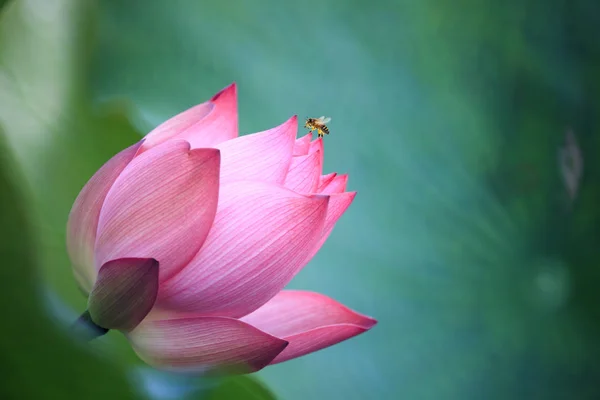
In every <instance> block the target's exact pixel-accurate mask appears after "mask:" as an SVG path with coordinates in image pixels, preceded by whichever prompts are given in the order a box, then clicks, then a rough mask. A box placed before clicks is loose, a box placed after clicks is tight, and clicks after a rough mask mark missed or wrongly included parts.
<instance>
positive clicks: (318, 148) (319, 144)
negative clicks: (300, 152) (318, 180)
mask: <svg viewBox="0 0 600 400" xmlns="http://www.w3.org/2000/svg"><path fill="white" fill-rule="evenodd" d="M316 152H319V153H320V155H321V159H320V160H319V165H320V166H321V167H322V166H323V161H324V160H323V159H324V157H325V148H324V147H323V138H317V140H313V141H312V142H310V148H309V149H308V153H309V154H310V153H316ZM321 173H322V171H319V175H321Z"/></svg>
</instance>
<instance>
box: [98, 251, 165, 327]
mask: <svg viewBox="0 0 600 400" xmlns="http://www.w3.org/2000/svg"><path fill="white" fill-rule="evenodd" d="M157 293H158V261H156V260H154V259H152V258H120V259H118V260H113V261H109V262H107V263H106V264H104V265H103V266H102V267H101V268H100V272H98V279H97V280H96V283H95V284H94V288H93V289H92V292H91V293H90V297H89V298H88V311H89V313H90V316H91V317H92V321H94V323H95V324H96V325H98V326H100V327H102V328H105V329H119V330H123V331H129V330H131V329H133V328H135V327H136V326H137V325H138V324H139V323H140V322H142V320H143V319H144V318H145V317H146V315H148V313H149V312H150V310H151V309H152V307H153V306H154V302H155V301H156V295H157Z"/></svg>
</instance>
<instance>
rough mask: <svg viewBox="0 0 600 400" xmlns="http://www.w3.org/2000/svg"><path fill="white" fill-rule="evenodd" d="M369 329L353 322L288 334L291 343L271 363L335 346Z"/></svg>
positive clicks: (287, 338)
mask: <svg viewBox="0 0 600 400" xmlns="http://www.w3.org/2000/svg"><path fill="white" fill-rule="evenodd" d="M367 330H368V329H367V328H364V327H362V326H357V325H351V324H339V325H330V326H324V327H322V328H316V329H313V330H312V331H309V332H303V333H299V334H297V335H293V336H287V337H286V338H285V339H286V340H288V341H289V343H290V344H289V345H288V346H287V347H286V348H285V350H283V351H282V352H281V353H279V355H277V357H275V359H274V360H273V361H271V365H273V364H279V363H281V362H284V361H288V360H291V359H292V358H298V357H301V356H304V355H306V354H309V353H314V352H315V351H318V350H322V349H324V348H326V347H329V346H333V345H334V344H337V343H339V342H343V341H344V340H347V339H350V338H352V337H354V336H357V335H360V334H361V333H364V332H366V331H367Z"/></svg>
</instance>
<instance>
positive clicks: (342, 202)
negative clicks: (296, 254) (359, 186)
mask: <svg viewBox="0 0 600 400" xmlns="http://www.w3.org/2000/svg"><path fill="white" fill-rule="evenodd" d="M355 197H356V192H345V193H337V194H332V195H330V197H329V206H328V207H327V216H325V224H324V226H323V230H322V231H321V238H320V239H319V241H318V242H317V244H316V245H315V247H314V248H313V249H312V251H311V252H310V253H309V255H308V258H307V260H306V263H308V262H309V261H310V260H311V259H312V258H313V257H314V256H315V254H317V252H318V251H319V250H320V249H321V247H322V246H323V244H325V241H326V240H327V238H328V237H329V235H330V234H331V232H332V231H333V228H334V227H335V224H336V222H337V221H338V219H340V217H341V216H342V215H343V214H344V213H345V212H346V210H347V209H348V207H350V204H352V201H353V200H354V198H355Z"/></svg>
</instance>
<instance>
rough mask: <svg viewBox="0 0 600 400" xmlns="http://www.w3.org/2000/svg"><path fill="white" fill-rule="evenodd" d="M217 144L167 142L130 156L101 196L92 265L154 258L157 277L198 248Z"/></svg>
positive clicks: (211, 212)
mask: <svg viewBox="0 0 600 400" xmlns="http://www.w3.org/2000/svg"><path fill="white" fill-rule="evenodd" d="M219 159H220V156H219V150H217V149H194V150H190V146H189V143H187V142H185V141H181V140H174V141H169V142H166V143H164V144H162V145H159V146H156V147H153V148H151V149H150V150H148V151H146V152H144V153H142V154H141V155H139V156H138V157H136V158H134V159H133V161H132V162H131V163H130V164H129V166H128V167H127V168H126V169H125V170H124V171H123V173H122V174H121V176H119V178H118V179H117V180H116V182H115V183H114V185H113V187H112V188H111V189H110V191H109V193H108V195H107V196H106V201H105V203H104V206H103V207H102V211H101V213H100V220H99V223H98V237H97V238H96V266H97V267H99V266H101V265H102V264H104V263H105V262H107V261H110V260H114V259H117V258H154V259H156V260H158V262H159V263H160V280H161V281H163V280H165V279H168V278H169V277H170V276H172V275H173V274H175V273H176V272H177V271H179V270H180V269H181V268H183V266H185V265H186V264H187V263H188V262H189V261H190V260H191V259H192V257H193V256H194V255H195V254H196V253H197V252H198V250H199V249H200V246H202V243H203V242H204V239H206V236H207V234H208V231H209V229H210V226H211V224H212V221H213V219H214V216H215V213H216V208H217V201H218V193H219Z"/></svg>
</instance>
